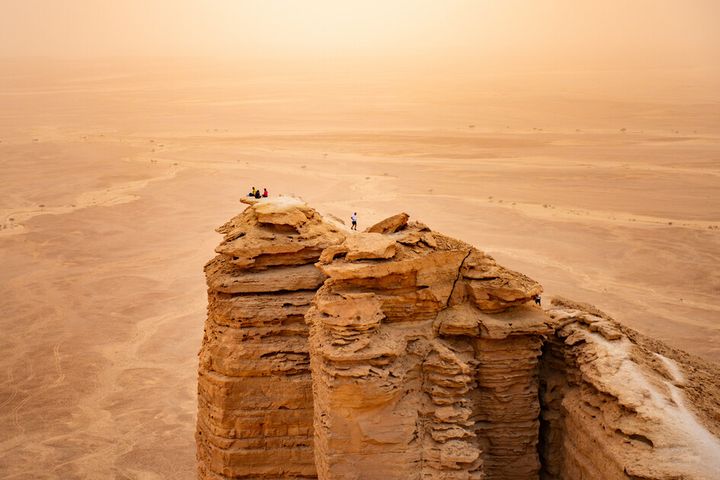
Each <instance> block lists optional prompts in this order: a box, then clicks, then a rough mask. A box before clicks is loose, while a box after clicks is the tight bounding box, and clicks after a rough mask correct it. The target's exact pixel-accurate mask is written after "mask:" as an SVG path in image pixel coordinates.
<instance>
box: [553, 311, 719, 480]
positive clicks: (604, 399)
mask: <svg viewBox="0 0 720 480" xmlns="http://www.w3.org/2000/svg"><path fill="white" fill-rule="evenodd" d="M553 304H554V305H553V307H552V308H551V309H549V311H548V312H549V314H550V315H551V316H552V317H553V318H554V319H555V320H557V321H558V327H557V330H556V332H555V335H553V336H551V337H550V338H549V339H548V342H547V343H546V344H545V347H544V353H543V361H542V372H541V402H542V424H543V425H542V429H541V445H542V449H541V454H542V463H543V471H542V478H543V479H548V480H549V479H560V480H575V479H585V478H593V479H594V478H602V479H606V480H621V479H622V480H627V479H633V480H639V479H643V480H645V479H654V480H655V479H656V480H671V479H695V480H700V479H702V480H712V479H718V478H720V438H719V437H720V383H719V382H718V380H719V379H720V369H718V368H717V366H713V365H710V364H707V363H705V362H703V361H702V360H699V359H695V358H693V357H691V356H689V355H687V354H685V353H683V352H680V351H677V350H674V349H672V348H669V347H667V346H666V345H663V344H662V343H660V342H657V341H654V340H651V339H648V338H646V337H643V336H642V335H639V334H638V333H636V332H634V331H632V330H630V329H628V328H625V327H623V326H622V325H620V324H618V323H617V322H615V321H614V320H612V319H611V318H609V317H608V316H607V315H605V314H603V313H602V312H599V311H598V310H596V309H595V308H593V307H591V306H588V305H583V304H578V303H575V302H570V301H567V300H561V299H558V300H556V301H554V302H553Z"/></svg>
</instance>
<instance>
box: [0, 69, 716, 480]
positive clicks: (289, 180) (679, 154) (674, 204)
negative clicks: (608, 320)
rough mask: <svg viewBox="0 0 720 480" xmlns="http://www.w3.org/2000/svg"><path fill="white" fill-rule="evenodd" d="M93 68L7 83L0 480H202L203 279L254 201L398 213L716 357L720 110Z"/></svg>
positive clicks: (676, 102)
mask: <svg viewBox="0 0 720 480" xmlns="http://www.w3.org/2000/svg"><path fill="white" fill-rule="evenodd" d="M100 71H101V73H98V70H97V69H95V70H88V71H86V70H83V69H76V70H74V71H73V73H72V75H71V74H69V73H67V72H66V71H65V70H63V69H62V68H60V67H53V68H50V67H47V68H44V69H41V70H37V69H35V70H34V69H13V70H8V71H5V72H4V73H3V75H2V80H1V85H2V89H0V97H1V100H0V102H1V103H2V106H3V108H2V111H1V112H0V171H1V172H2V173H1V174H0V184H1V186H0V192H1V193H0V265H1V266H2V268H0V286H1V291H2V296H1V297H0V313H1V315H0V328H1V330H0V332H1V333H2V334H1V335H0V352H2V355H0V477H2V478H7V479H25V478H34V479H37V478H65V479H70V478H142V479H154V478H193V476H194V468H195V458H194V439H193V433H194V428H195V425H194V418H195V408H196V407H195V387H196V385H195V381H196V361H197V357H196V354H197V350H198V348H199V345H200V340H201V337H202V325H203V322H204V315H205V301H206V299H205V284H204V276H203V271H202V267H203V265H204V263H205V261H207V260H208V259H209V258H211V256H212V255H213V247H214V246H215V245H216V244H217V243H218V241H219V236H218V235H217V234H216V233H215V232H214V231H213V229H214V228H215V227H216V226H218V225H220V224H222V223H223V222H224V221H225V220H227V219H228V218H229V217H231V216H232V215H233V214H235V213H237V212H239V211H240V210H241V208H242V205H241V204H239V203H238V199H239V198H240V197H241V196H242V195H243V194H244V193H246V192H247V190H248V189H249V188H250V187H251V186H256V187H267V188H268V189H269V190H270V192H271V194H273V195H275V194H281V193H282V194H294V195H299V196H301V197H302V198H304V199H305V200H307V201H308V202H309V203H310V204H311V205H312V206H314V207H315V208H317V209H318V210H320V211H321V212H323V213H331V214H334V215H336V216H338V217H341V218H345V219H347V218H348V217H349V215H350V214H351V213H352V212H353V211H357V212H358V215H359V219H360V227H361V228H363V227H367V226H369V225H370V224H372V223H374V222H375V221H378V220H380V219H382V218H384V217H385V216H388V215H391V214H394V213H397V212H399V211H406V212H408V213H409V214H410V215H411V217H412V218H415V219H418V220H421V221H423V222H425V223H427V224H428V225H429V226H431V227H432V228H433V229H436V230H439V231H441V232H443V233H446V234H448V235H452V236H455V237H457V238H460V239H462V240H465V241H467V242H470V243H472V244H474V245H476V246H478V247H479V248H481V249H483V250H485V251H486V252H488V253H490V254H492V255H494V256H495V257H496V258H497V259H498V260H499V261H500V262H501V263H503V264H504V265H506V266H508V267H510V268H513V269H516V270H519V271H522V272H524V273H526V274H528V275H530V276H531V277H533V278H535V279H537V280H538V281H540V282H541V283H542V284H543V285H544V286H545V289H546V297H549V296H550V295H554V294H559V295H563V296H567V297H570V298H573V299H576V300H580V301H585V302H590V303H592V304H595V305H596V306H598V307H599V308H600V309H602V310H605V311H607V312H608V313H610V314H611V315H613V316H614V317H615V318H617V319H618V320H620V321H622V322H624V323H625V324H627V325H628V326H631V327H633V328H635V329H637V330H639V331H641V332H643V333H645V334H648V335H651V336H655V337H657V338H659V339H662V340H664V341H666V342H668V343H669V344H671V345H673V346H676V347H680V348H682V349H685V350H687V351H689V352H691V353H694V354H696V355H699V356H702V357H704V358H706V359H709V360H713V361H720V301H718V299H719V298H720V270H719V269H718V265H720V113H719V112H720V109H719V108H718V106H719V105H720V103H719V102H718V98H715V97H712V96H710V97H708V96H707V95H705V96H702V95H701V94H700V93H697V89H695V90H693V92H694V94H696V95H699V96H700V97H702V98H700V97H699V98H680V97H678V98H673V99H670V100H667V99H666V100H663V101H657V102H653V101H651V100H650V99H648V98H640V99H638V100H636V101H633V102H631V101H625V100H623V101H621V100H617V99H616V100H609V98H610V97H608V96H607V95H604V94H603V95H601V94H600V93H597V92H595V93H597V95H595V93H593V92H591V94H588V95H587V96H583V92H575V91H569V90H565V89H560V91H561V93H558V94H557V95H555V96H553V95H540V94H539V93H537V92H534V91H523V90H520V91H515V94H514V96H511V95H509V93H508V91H509V89H508V90H503V89H498V88H496V86H497V85H498V84H501V83H502V79H494V80H493V81H492V82H490V81H489V82H488V84H487V85H485V86H484V87H483V88H482V89H481V88H480V87H478V91H477V92H475V91H474V92H475V93H474V94H473V95H470V94H469V93H468V92H467V91H464V93H463V92H458V93H454V94H452V95H451V94H447V95H444V96H433V95H432V94H431V93H428V92H431V91H432V89H431V87H429V86H428V87H427V89H426V90H423V89H419V90H417V91H413V92H410V93H407V92H405V91H404V90H403V89H402V87H400V86H398V85H397V84H394V86H390V87H387V88H386V87H384V86H383V83H382V82H377V83H376V84H373V85H372V86H370V87H367V86H359V85H356V84H354V83H353V82H352V81H351V80H349V79H345V80H346V83H342V82H339V84H340V85H341V87H336V88H335V89H334V90H332V89H330V90H328V89H326V88H325V87H326V85H324V84H323V83H322V81H320V80H317V79H315V80H312V79H307V78H302V79H299V80H298V81H297V84H296V85H294V88H292V89H288V88H287V85H285V87H284V88H283V89H281V88H280V86H278V85H280V84H281V82H280V81H279V80H277V79H273V78H269V79H245V80H243V81H242V82H236V81H233V80H232V78H231V77H227V76H226V77H217V78H215V77H211V76H209V75H208V76H205V77H202V78H201V79H200V80H198V79H190V77H189V76H188V75H185V76H183V75H184V74H187V72H185V71H180V72H179V73H178V71H175V74H174V75H170V74H159V73H155V74H153V75H150V74H148V75H144V74H135V75H133V76H123V75H120V74H112V75H111V74H109V73H107V72H103V71H102V70H100ZM18 72H20V73H18ZM517 82H518V83H522V82H521V81H520V80H517ZM337 84H338V83H337V82H336V83H335V85H337ZM508 88H509V87H508ZM628 88H629V92H630V93H629V94H630V95H633V90H632V88H633V87H632V85H629V86H628ZM279 91H282V92H284V93H283V94H282V95H280V94H279V93H278V92H279ZM288 91H290V93H287V92H288ZM443 91H446V90H443ZM693 92H690V93H687V95H692V94H693ZM593 95H595V96H593ZM708 98H709V99H708ZM468 99H469V100H468ZM578 99H589V100H583V101H580V100H578ZM621 128H625V129H626V130H625V131H621V130H620V129H621Z"/></svg>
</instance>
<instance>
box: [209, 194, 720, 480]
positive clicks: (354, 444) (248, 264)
mask: <svg viewBox="0 0 720 480" xmlns="http://www.w3.org/2000/svg"><path fill="white" fill-rule="evenodd" d="M252 203H253V204H252V205H251V206H250V207H248V208H247V209H246V210H245V211H244V212H243V213H242V214H240V215H238V216H237V217H235V218H234V219H232V220H231V221H230V222H228V223H227V224H225V225H224V226H222V227H221V228H220V229H219V231H220V232H221V233H223V234H224V236H225V237H224V240H223V242H222V243H221V244H220V246H219V247H218V248H217V253H218V256H217V257H216V258H215V259H213V260H212V261H210V262H209V263H208V265H207V266H206V274H207V280H208V287H209V290H208V296H209V307H208V319H207V323H206V329H205V338H204V340H203V346H202V350H201V352H200V370H199V371H200V378H199V399H198V402H199V414H198V430H197V441H198V460H199V473H200V477H201V478H213V479H221V478H315V477H317V478H321V479H394V478H397V479H400V478H402V479H406V478H411V479H413V478H415V479H420V478H432V479H508V480H512V479H517V480H520V479H522V480H526V479H538V478H543V479H567V480H570V479H573V480H574V479H601V478H602V479H605V478H607V479H616V478H617V479H620V478H622V479H657V480H660V479H671V478H688V479H690V478H692V479H705V478H717V476H715V477H712V476H708V475H709V473H711V472H713V469H715V468H718V464H717V462H716V460H715V459H717V458H720V444H719V443H718V439H717V436H718V434H720V427H719V426H718V421H719V419H720V404H718V401H717V400H708V396H707V395H704V393H707V392H711V393H712V395H711V396H710V397H711V398H715V399H718V398H720V391H718V390H720V387H718V377H717V376H716V374H717V370H713V368H714V367H712V366H710V365H706V364H701V363H697V362H696V361H694V360H692V359H690V358H689V357H688V356H686V355H685V354H682V353H681V352H676V351H672V350H671V349H668V348H667V347H665V346H662V345H661V344H658V343H656V342H655V343H653V342H651V341H648V340H646V339H643V338H642V337H640V336H639V335H637V334H636V333H635V332H632V331H630V330H628V329H625V328H623V327H622V326H620V325H618V324H616V323H615V322H614V321H612V320H611V319H609V318H608V317H607V316H605V315H604V314H602V313H601V312H599V311H597V310H593V309H592V308H590V307H588V306H582V305H578V304H574V303H572V302H569V301H558V302H556V304H555V305H554V306H553V307H552V308H551V309H549V310H548V311H544V310H542V309H541V308H540V307H539V306H537V305H536V304H535V302H533V301H532V300H533V299H535V298H537V297H538V296H539V295H540V293H541V292H542V288H541V286H540V285H539V284H538V283H537V282H535V281H533V280H532V279H530V278H528V277H526V276H524V275H522V274H520V273H517V272H513V271H511V270H508V269H505V268H503V267H502V266H500V265H498V264H497V263H496V262H495V261H494V260H493V259H492V258H491V257H489V256H488V255H486V254H484V253H482V252H480V251H479V250H477V249H475V248H473V247H472V246H470V245H467V244H465V243H463V242H460V241H458V240H454V239H452V238H449V237H446V236H444V235H441V234H439V233H437V232H433V231H431V230H430V229H429V228H428V227H427V226H425V225H423V224H421V223H418V222H410V221H409V218H408V216H407V215H406V214H399V215H396V216H394V217H390V218H388V219H386V220H383V221H382V222H379V223H378V224H377V225H375V226H373V227H371V228H370V229H368V231H366V232H364V233H357V232H351V231H350V230H348V229H347V228H346V227H344V226H343V225H341V224H340V223H331V222H329V221H326V220H324V219H323V218H321V217H320V216H319V214H318V213H317V212H315V211H314V210H313V209H311V208H309V207H308V206H307V205H305V204H304V203H302V202H300V201H298V200H295V199H283V198H282V197H281V198H280V199H273V200H262V201H260V202H252ZM713 389H714V390H713ZM716 394H717V396H716ZM712 454H715V455H714V458H712V459H711V458H710V457H711V456H712ZM659 457H662V458H660V459H659ZM714 462H715V463H714ZM716 472H717V471H716Z"/></svg>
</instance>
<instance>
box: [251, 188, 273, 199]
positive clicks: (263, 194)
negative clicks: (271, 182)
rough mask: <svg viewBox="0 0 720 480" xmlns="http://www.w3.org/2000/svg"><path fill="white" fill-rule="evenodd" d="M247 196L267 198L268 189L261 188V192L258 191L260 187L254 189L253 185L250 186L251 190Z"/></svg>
mask: <svg viewBox="0 0 720 480" xmlns="http://www.w3.org/2000/svg"><path fill="white" fill-rule="evenodd" d="M247 196H248V197H255V198H261V197H262V198H267V196H268V191H267V188H263V189H262V192H260V189H255V187H252V190H251V191H250V193H248V195H247Z"/></svg>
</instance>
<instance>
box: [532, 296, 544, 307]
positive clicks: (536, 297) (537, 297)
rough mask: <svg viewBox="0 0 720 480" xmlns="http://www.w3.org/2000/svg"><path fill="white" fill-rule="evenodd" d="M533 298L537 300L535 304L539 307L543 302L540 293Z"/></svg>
mask: <svg viewBox="0 0 720 480" xmlns="http://www.w3.org/2000/svg"><path fill="white" fill-rule="evenodd" d="M533 300H535V305H537V306H538V307H539V306H540V304H541V303H542V300H541V299H540V295H535V296H534V297H533Z"/></svg>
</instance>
